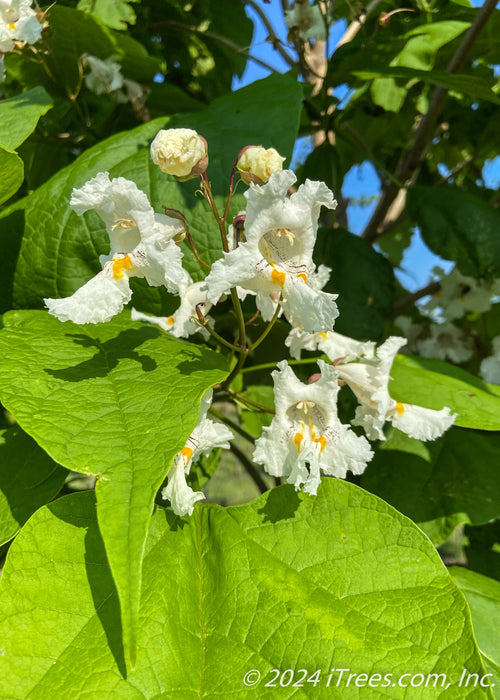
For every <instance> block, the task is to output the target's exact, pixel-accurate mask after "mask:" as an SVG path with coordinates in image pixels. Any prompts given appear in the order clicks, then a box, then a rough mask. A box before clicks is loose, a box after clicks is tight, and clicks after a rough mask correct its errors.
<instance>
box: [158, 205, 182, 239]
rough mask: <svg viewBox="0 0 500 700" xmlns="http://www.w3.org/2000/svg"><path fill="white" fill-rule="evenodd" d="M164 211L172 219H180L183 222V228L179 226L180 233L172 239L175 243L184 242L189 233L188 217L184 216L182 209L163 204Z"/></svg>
mask: <svg viewBox="0 0 500 700" xmlns="http://www.w3.org/2000/svg"><path fill="white" fill-rule="evenodd" d="M163 211H164V212H165V214H166V215H167V216H169V217H170V218H171V219H177V221H180V222H181V223H182V228H180V227H179V231H178V233H176V234H175V236H174V237H173V239H172V240H173V241H174V243H177V245H180V244H181V243H182V241H183V240H184V239H185V238H186V236H187V233H188V223H187V219H186V217H185V216H184V214H183V213H182V212H181V211H179V210H178V209H170V208H169V207H166V206H163Z"/></svg>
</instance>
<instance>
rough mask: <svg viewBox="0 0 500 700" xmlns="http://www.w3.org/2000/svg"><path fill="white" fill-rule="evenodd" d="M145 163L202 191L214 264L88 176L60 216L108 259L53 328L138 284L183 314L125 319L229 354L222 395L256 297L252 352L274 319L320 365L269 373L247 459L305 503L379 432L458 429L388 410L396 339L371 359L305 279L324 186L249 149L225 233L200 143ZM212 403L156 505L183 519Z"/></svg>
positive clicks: (353, 464) (208, 438) (107, 315)
mask: <svg viewBox="0 0 500 700" xmlns="http://www.w3.org/2000/svg"><path fill="white" fill-rule="evenodd" d="M0 1H1V0H0ZM98 60H99V59H95V61H98ZM95 61H94V60H93V58H92V57H87V62H88V65H89V66H90V67H91V70H92V71H93V72H92V73H91V74H89V76H87V78H88V79H89V81H91V80H94V79H96V80H97V78H96V75H97V73H96V70H97V71H100V70H101V69H102V71H108V73H107V74H106V76H107V77H106V76H104V74H103V76H104V77H103V76H101V77H102V78H103V79H102V81H101V85H102V84H104V82H106V81H107V85H108V87H107V89H106V91H110V92H113V91H114V90H117V89H119V88H120V86H121V82H120V81H121V76H120V74H119V70H117V64H113V63H112V62H108V63H106V62H102V61H100V62H99V63H95ZM118 68H119V67H118ZM104 78H106V80H104ZM96 86H97V83H96ZM89 87H90V85H89ZM95 89H96V90H98V89H101V88H100V87H99V88H98V87H96V88H95ZM102 89H104V88H102ZM151 157H152V159H153V162H154V163H156V164H157V165H158V166H159V168H160V169H161V171H162V172H163V173H165V174H166V175H168V176H173V177H174V178H176V179H178V180H181V181H183V180H186V179H189V178H191V177H195V176H198V177H200V182H201V191H202V194H204V196H205V198H206V200H207V202H208V204H209V206H210V208H211V209H212V213H213V214H214V216H215V217H216V219H217V222H218V224H219V228H221V229H222V230H223V231H224V232H223V233H221V240H222V243H223V246H224V251H225V252H224V255H223V257H222V258H220V259H219V260H216V261H215V262H214V263H213V264H212V265H211V266H208V264H207V263H205V262H204V261H203V260H202V259H201V258H200V257H199V255H198V253H197V251H196V248H195V246H194V242H193V240H192V238H191V235H190V233H189V229H188V222H187V220H186V219H185V217H184V215H183V214H181V213H180V212H176V211H175V210H173V209H167V208H165V212H167V213H168V214H167V213H165V214H159V213H156V212H155V211H154V210H153V208H152V206H151V204H150V202H149V200H148V198H147V196H146V194H145V193H144V192H142V191H141V190H139V189H138V187H137V186H136V185H135V183H134V182H131V181H130V180H126V179H125V178H122V177H118V178H115V179H111V178H110V177H109V174H108V173H98V174H97V175H96V176H95V177H94V178H93V179H91V180H90V181H88V182H87V183H85V184H84V185H83V186H82V187H80V188H78V189H75V190H73V194H72V197H71V201H70V205H71V208H72V209H73V211H74V212H75V213H76V214H78V215H80V216H81V215H83V214H85V213H86V212H88V211H91V210H92V211H94V212H96V213H97V214H98V216H99V217H100V218H101V219H102V221H103V223H104V225H105V228H106V231H107V233H108V237H109V253H108V254H106V255H102V256H101V257H100V264H101V268H102V269H101V270H100V271H99V272H97V274H96V275H95V276H94V277H93V278H92V279H90V280H89V281H88V282H86V283H85V284H84V285H83V286H82V287H81V288H80V289H78V290H77V291H76V292H75V293H74V294H73V295H72V296H70V297H67V298H64V299H46V300H45V303H46V306H47V308H48V309H49V312H50V313H51V314H53V315H54V316H56V317H57V318H59V319H60V320H61V321H67V320H71V321H73V322H75V323H101V322H104V321H109V320H110V319H111V318H112V317H113V316H114V315H115V314H117V313H119V312H120V311H121V310H122V309H123V307H124V306H125V304H127V303H128V302H129V301H130V299H131V296H132V290H131V287H130V279H131V278H132V277H142V278H144V279H146V281H147V282H148V283H149V284H150V285H152V286H163V287H165V288H166V289H167V290H168V291H169V292H170V293H172V294H175V295H178V296H179V297H180V303H179V305H178V308H177V310H176V311H174V312H173V313H172V314H171V315H170V316H166V317H162V318H160V317H154V316H148V315H145V314H143V313H141V312H139V311H136V310H135V309H132V318H133V319H135V320H140V321H147V322H150V323H154V324H157V325H158V326H160V327H161V328H162V329H164V330H165V331H167V332H168V333H169V334H171V335H172V336H175V337H177V338H187V337H189V336H191V335H193V334H194V333H196V332H200V333H201V334H202V336H203V337H204V338H208V337H209V336H210V335H213V336H214V338H215V339H216V340H217V341H219V342H222V343H223V344H224V345H226V346H229V347H230V348H231V350H232V351H233V352H235V353H238V354H239V358H240V359H239V360H238V361H237V362H236V365H235V368H236V369H233V370H232V372H231V373H230V375H229V377H228V379H227V382H228V384H223V387H225V386H228V385H229V384H230V382H231V380H232V378H233V376H236V374H235V372H236V373H237V371H238V369H239V368H240V367H241V365H242V363H243V362H244V361H245V359H246V355H247V353H248V347H247V346H246V340H245V330H244V329H245V323H244V319H243V316H242V311H241V308H240V307H239V300H240V299H244V298H245V297H246V296H247V295H250V296H254V297H255V303H256V306H257V310H258V313H260V316H261V318H262V320H263V321H265V322H268V323H269V325H268V327H267V329H266V330H265V331H264V333H263V335H262V337H261V339H263V338H264V337H265V336H266V334H267V332H269V330H270V328H271V325H272V324H273V323H274V322H275V320H276V319H277V318H278V316H279V315H281V314H284V316H285V317H286V319H287V320H288V321H289V323H290V324H291V325H292V330H291V331H290V333H289V336H288V338H287V340H286V345H287V346H288V347H289V348H290V353H291V355H292V357H294V358H295V359H300V356H301V352H302V350H310V351H315V350H320V351H321V352H323V353H324V354H326V355H327V357H328V358H329V360H330V363H331V364H328V363H326V362H323V361H322V360H318V365H319V369H320V372H319V373H318V374H317V375H313V377H311V379H310V381H309V382H308V383H307V384H304V383H302V382H301V381H300V380H299V379H298V378H297V377H296V376H295V374H294V372H293V370H292V369H291V367H290V366H289V365H288V363H287V362H286V361H285V360H283V361H281V362H279V363H278V366H277V367H278V369H277V370H276V371H274V372H273V373H272V377H273V380H274V395H275V409H276V410H275V416H274V418H273V420H272V422H271V425H270V426H269V427H266V428H264V431H263V435H262V436H261V437H260V438H259V439H258V440H257V441H256V444H255V451H254V454H253V459H254V462H255V463H256V464H260V465H262V466H263V467H264V469H265V470H266V471H267V472H268V473H269V474H270V475H272V476H274V477H279V478H283V479H285V480H286V481H287V482H288V483H290V484H293V485H294V486H295V488H296V489H300V488H303V489H304V490H305V491H306V492H308V493H310V494H315V493H316V491H317V489H318V485H319V483H320V478H321V475H322V474H324V475H328V476H334V477H339V478H345V477H346V475H347V472H348V471H350V472H352V473H353V474H361V473H362V472H363V471H364V469H365V468H366V465H367V463H368V462H369V461H370V460H371V458H372V456H373V452H372V450H371V448H370V443H369V442H368V440H384V439H385V435H384V430H383V429H384V425H385V423H386V422H390V423H391V424H392V425H393V426H394V427H396V428H398V429H399V430H402V431H403V432H405V433H407V434H408V435H410V436H412V437H415V438H418V439H420V440H433V439H435V438H437V437H438V436H439V435H441V434H442V433H443V432H444V431H445V430H446V429H448V428H449V427H450V426H451V425H452V423H453V421H454V419H455V416H454V415H452V414H451V412H450V410H449V409H448V408H443V409H442V410H439V411H436V410H430V409H427V408H423V407H420V406H414V405H411V404H406V403H401V402H398V401H396V400H395V399H393V398H392V397H391V395H390V392H389V381H390V371H391V367H392V364H393V361H394V358H395V355H396V353H397V351H398V350H399V349H400V348H401V347H402V346H403V345H404V344H405V342H406V341H405V339H403V338H399V337H390V338H389V339H388V340H386V341H385V343H383V344H382V345H381V346H380V347H378V348H377V347H376V345H375V343H373V342H371V341H367V342H359V341H357V340H354V339H352V338H347V337H345V336H343V335H340V334H339V333H336V332H335V331H334V330H333V327H334V323H335V319H336V317H337V316H338V309H337V305H336V303H335V300H336V298H337V295H335V294H331V293H327V292H325V291H323V287H324V286H325V284H326V283H327V281H328V279H329V276H330V270H329V269H328V268H326V267H325V266H323V265H320V266H319V268H316V265H315V263H314V262H313V249H314V245H315V242H316V236H317V231H318V219H319V215H320V210H321V207H326V208H327V209H334V208H335V206H336V202H335V199H334V197H333V194H332V192H331V191H330V190H329V189H328V188H327V187H326V185H325V184H324V183H322V182H312V181H310V180H306V181H305V183H303V184H302V185H300V187H298V189H295V188H294V185H295V182H296V178H295V175H294V174H293V172H291V171H290V170H282V163H283V160H284V159H283V158H282V157H281V156H280V155H279V154H278V153H277V152H276V151H275V150H274V149H265V148H263V147H262V146H249V147H246V148H244V149H242V151H240V153H239V155H238V157H237V159H236V161H235V164H234V167H233V173H232V175H231V192H230V197H232V194H233V181H234V177H235V175H237V174H239V175H240V176H241V179H242V180H243V182H245V183H246V184H248V185H249V189H248V190H247V191H246V193H245V197H246V200H247V207H246V211H245V212H242V213H240V214H239V215H238V216H237V217H236V218H235V219H234V221H233V226H232V227H229V230H226V228H225V227H226V224H225V221H224V219H223V218H222V217H220V215H219V214H218V212H217V209H216V205H215V203H214V199H213V197H212V195H211V190H210V183H209V181H208V178H207V176H206V168H207V165H208V151H207V143H206V141H205V139H204V138H203V137H201V136H200V135H199V134H197V133H196V132H195V131H193V130H191V129H168V130H162V131H160V132H159V133H158V134H157V136H156V138H155V139H154V141H153V143H152V144H151ZM291 189H293V191H292V193H291V194H289V192H290V190H291ZM228 210H229V203H228V205H227V207H226V211H228ZM169 214H172V216H170V215H169ZM228 234H229V236H228ZM184 238H187V241H186V243H187V242H189V244H190V245H191V248H192V252H193V254H194V256H195V257H196V258H197V260H198V261H199V262H200V263H203V264H204V265H207V267H210V271H209V272H208V274H207V276H206V277H205V279H204V280H202V281H198V282H194V281H193V279H192V278H191V276H190V275H189V274H188V273H187V272H186V271H185V269H184V268H183V266H182V261H183V251H182V250H181V248H180V247H179V246H180V244H181V242H182V241H183V239H184ZM226 295H231V298H232V300H233V304H234V308H235V313H236V314H237V315H238V313H239V314H240V321H241V322H242V323H241V324H240V325H239V328H238V334H237V336H236V340H235V341H234V343H230V342H229V341H228V340H226V339H224V338H222V336H220V335H219V334H218V333H217V332H216V330H215V328H214V321H213V319H212V318H211V317H210V316H209V315H208V314H209V313H210V312H211V309H212V307H213V306H215V305H216V304H218V303H219V302H220V301H221V299H223V298H226ZM242 327H243V330H242ZM259 342H260V340H259ZM345 384H347V385H348V386H349V387H350V389H351V390H352V392H353V393H354V395H355V397H356V399H357V401H358V403H359V405H358V408H357V410H356V414H355V417H354V419H353V421H352V423H353V425H355V426H361V427H362V428H363V430H364V432H365V434H366V437H363V436H359V435H358V434H357V433H356V432H354V430H353V429H352V428H351V427H350V426H349V425H345V424H343V423H342V422H341V421H340V420H339V418H338V415H337V397H338V393H339V390H340V387H341V386H343V385H345ZM211 401H212V391H211V390H210V391H208V392H207V393H206V394H205V396H204V397H203V399H202V404H201V410H200V414H199V419H198V422H197V424H196V426H195V428H194V430H193V431H192V433H191V435H190V436H189V438H188V440H187V441H186V444H185V446H184V448H183V449H182V450H181V451H180V452H179V453H178V454H177V455H176V456H175V459H174V461H173V466H172V468H171V470H170V472H169V473H168V483H167V485H166V487H165V488H164V489H163V491H162V495H163V497H164V498H165V499H166V500H169V501H170V504H171V506H172V508H173V510H174V511H175V512H176V513H177V514H179V515H185V514H190V513H191V512H192V511H193V508H194V504H195V503H196V502H197V501H198V500H200V499H201V498H203V494H202V493H201V492H194V491H193V490H192V489H191V488H190V487H189V485H188V483H187V481H186V476H187V475H188V474H189V471H190V469H191V466H192V464H193V463H194V462H195V461H196V459H198V458H199V457H200V456H201V455H208V453H209V452H210V450H211V449H213V448H214V447H228V446H229V443H228V441H229V440H230V439H232V437H233V435H232V432H231V431H230V430H229V429H228V428H227V427H226V426H225V425H223V424H218V423H214V422H213V421H211V420H210V419H208V418H207V413H208V410H209V407H210V404H211Z"/></svg>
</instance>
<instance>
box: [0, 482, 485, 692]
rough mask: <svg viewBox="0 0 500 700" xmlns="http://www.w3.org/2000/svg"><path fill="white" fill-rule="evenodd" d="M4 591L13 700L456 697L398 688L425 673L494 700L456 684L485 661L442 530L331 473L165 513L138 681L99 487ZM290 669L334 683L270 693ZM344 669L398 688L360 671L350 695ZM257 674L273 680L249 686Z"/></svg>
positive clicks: (47, 531)
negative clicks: (439, 545) (447, 563)
mask: <svg viewBox="0 0 500 700" xmlns="http://www.w3.org/2000/svg"><path fill="white" fill-rule="evenodd" d="M1 590H2V603H3V610H4V611H5V612H4V616H5V615H8V618H7V619H6V620H3V621H2V623H1V628H0V638H1V639H2V647H3V654H2V655H1V656H0V669H1V673H0V692H1V693H2V694H4V695H7V696H11V695H12V694H13V691H14V690H15V694H16V696H17V697H30V698H33V700H36V699H44V698H47V697H51V696H54V695H57V694H58V693H61V689H64V694H65V696H67V697H71V698H74V700H79V699H82V700H83V698H84V697H85V698H86V699H88V700H94V699H95V700H98V699H99V698H103V697H113V698H115V697H116V698H123V699H127V700H128V699H130V700H144V699H149V698H150V699H151V700H152V699H153V698H160V697H165V698H166V697H169V698H176V699H177V700H188V699H190V698H193V700H194V698H221V697H225V698H229V697H234V698H251V697H252V698H254V697H259V698H260V697H263V698H264V697H266V698H267V697H269V698H271V697H279V698H292V697H294V698H297V697H314V698H319V699H320V700H323V699H325V700H326V699H327V698H331V697H337V696H338V697H340V694H339V692H341V696H342V698H347V699H348V700H350V699H351V698H352V699H353V700H355V699H358V698H360V697H365V696H366V697H368V698H377V700H378V699H379V698H382V697H384V698H391V699H394V700H396V699H404V700H406V699H408V700H409V699H410V698H411V700H438V698H439V699H441V698H443V697H444V694H445V690H444V689H443V687H441V683H442V682H443V678H442V677H441V679H439V678H438V679H437V685H436V687H434V685H433V684H432V680H431V683H430V684H429V685H428V686H427V687H413V688H410V687H408V688H401V687H397V686H396V685H395V684H396V681H397V679H398V678H399V677H400V675H402V674H404V673H417V672H418V673H421V674H425V675H427V674H446V675H447V679H446V680H447V682H448V683H450V687H449V689H448V690H447V692H446V696H447V697H448V696H449V697H450V698H455V699H456V700H458V699H460V700H465V699H466V698H469V697H470V698H471V699H472V698H474V700H476V698H477V699H478V700H479V699H484V700H486V699H488V698H489V699H491V698H492V695H491V692H490V691H489V690H487V689H473V688H457V687H456V684H457V682H458V679H459V677H460V675H461V673H462V669H463V668H464V667H466V668H467V669H468V670H469V672H471V673H478V674H480V675H483V674H484V668H483V666H482V664H481V659H480V655H479V651H478V649H477V647H476V643H475V640H474V636H473V632H472V626H471V622H470V616H469V611H468V608H467V605H466V603H465V600H464V598H463V596H462V595H461V594H460V592H459V591H458V590H457V588H456V587H455V585H454V584H453V582H452V580H451V578H450V576H449V574H448V572H447V571H446V569H445V568H444V566H443V564H442V563H441V561H440V560H439V557H438V555H437V553H436V551H435V550H434V548H433V547H432V545H431V544H430V542H429V540H428V539H427V538H426V537H424V536H423V535H422V533H421V532H420V531H419V530H418V528H416V527H415V526H414V525H413V524H412V523H411V522H410V521H408V520H407V519H406V518H404V517H403V516H402V515H400V514H399V513H397V512H396V511H394V510H393V509H392V508H390V507H389V506H387V505H386V504H384V503H383V502H382V501H380V500H379V499H377V498H375V497H374V496H371V495H370V494H367V493H365V492H364V491H362V490H361V489H359V488H358V487H356V486H354V485H352V484H349V483H346V482H343V481H340V480H336V479H325V480H324V482H323V483H322V485H321V486H320V488H319V491H318V495H317V497H314V496H308V495H304V494H297V493H296V492H295V491H294V489H293V487H292V486H286V487H280V488H276V489H273V490H272V491H270V492H268V493H266V494H264V495H263V496H262V497H260V498H258V499H257V500H255V501H253V502H252V503H250V504H248V505H244V506H236V507H231V508H227V509H223V508H220V507H219V506H215V505H202V506H201V507H200V506H197V507H196V508H195V512H194V514H193V516H192V517H191V518H182V519H180V518H176V517H174V516H173V515H172V514H171V513H169V512H165V511H163V510H158V511H157V512H156V513H155V515H154V517H153V519H152V522H151V527H150V532H149V538H148V541H147V543H146V549H145V557H144V588H143V595H142V605H141V611H140V625H139V640H138V657H137V666H136V670H135V671H132V672H129V673H128V674H127V676H126V677H125V668H124V663H123V649H122V647H121V644H120V633H119V623H118V609H117V608H118V606H117V600H116V596H115V593H114V586H113V581H112V579H111V576H110V575H109V570H108V567H107V563H106V555H105V552H104V548H103V547H102V543H101V541H100V537H99V530H98V527H97V523H96V515H95V506H94V501H93V497H92V494H90V493H83V494H75V495H71V496H67V497H65V498H62V499H59V500H58V501H56V502H55V503H52V504H50V505H49V506H48V507H45V508H43V509H41V510H40V511H38V513H36V514H35V516H34V517H33V518H32V519H31V520H30V521H29V523H27V525H26V526H25V527H24V529H23V531H22V533H21V534H20V536H19V537H18V539H17V541H16V542H15V543H14V545H13V547H12V548H11V551H10V553H9V557H8V560H7V564H6V567H5V571H4V574H3V578H2V582H1ZM274 668H277V669H280V670H281V671H285V670H286V669H294V671H295V677H294V680H293V682H299V683H300V678H301V677H302V675H303V674H302V673H300V674H299V669H307V673H306V677H309V676H310V675H311V674H312V673H313V672H314V671H315V669H321V675H320V683H319V684H318V685H317V686H316V687H314V686H312V684H311V683H307V682H306V681H305V680H304V679H303V683H304V685H303V686H302V687H301V690H299V691H297V687H292V684H290V685H289V686H288V687H287V688H283V689H279V690H277V687H279V680H278V681H277V687H274V688H271V689H270V692H267V688H266V687H265V684H266V683H268V682H270V681H272V678H273V676H274V675H275V674H274V673H272V669H274ZM341 668H346V669H350V671H349V672H351V673H356V674H361V673H366V674H370V675H371V674H375V673H379V674H381V678H380V679H379V680H378V683H381V682H382V678H383V677H384V675H385V674H388V673H390V674H392V675H391V676H390V679H389V681H388V684H386V685H385V686H384V687H383V690H382V689H381V687H380V686H379V687H378V689H374V690H373V691H371V692H370V690H368V689H367V683H366V679H365V680H363V678H360V680H361V684H360V685H359V686H358V685H355V684H354V681H353V680H351V683H350V684H349V686H348V687H346V686H345V685H344V683H345V681H341V682H340V684H339V685H340V687H342V690H341V691H338V692H337V693H336V694H335V691H334V690H333V691H332V686H331V684H332V683H337V681H338V675H337V673H334V675H333V677H332V679H331V684H330V686H329V687H328V686H327V680H328V677H329V675H330V673H331V672H332V669H341ZM251 669H255V670H257V671H258V672H259V673H260V674H261V680H260V683H258V685H257V686H256V687H254V688H250V689H249V690H248V691H246V690H245V686H244V684H243V679H244V676H245V674H246V673H247V672H248V671H250V670H251ZM284 680H285V681H286V677H285V679H284ZM391 680H392V685H391ZM405 681H406V682H409V678H408V677H407V678H406V679H405ZM363 683H364V685H363ZM386 683H387V682H386ZM298 687H300V686H298ZM360 687H362V688H364V689H362V690H360ZM372 687H373V686H372Z"/></svg>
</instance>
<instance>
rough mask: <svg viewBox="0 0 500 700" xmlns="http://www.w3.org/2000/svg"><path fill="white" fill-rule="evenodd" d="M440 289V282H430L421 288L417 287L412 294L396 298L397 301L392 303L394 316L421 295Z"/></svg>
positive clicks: (420, 297) (424, 295)
mask: <svg viewBox="0 0 500 700" xmlns="http://www.w3.org/2000/svg"><path fill="white" fill-rule="evenodd" d="M440 289H441V283H440V282H430V284H428V285H427V286H426V287H423V288H422V289H419V290H418V291H417V292H413V294H408V295H407V296H405V297H403V298H402V299H398V301H397V302H396V303H395V304H394V316H395V315H396V314H399V313H400V312H401V311H402V310H403V309H406V307H407V306H411V304H414V303H415V302H416V301H418V300H419V299H422V297H426V296H427V295H429V294H435V293H436V292H439V290H440Z"/></svg>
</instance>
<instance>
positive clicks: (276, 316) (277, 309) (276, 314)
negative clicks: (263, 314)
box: [248, 300, 281, 352]
mask: <svg viewBox="0 0 500 700" xmlns="http://www.w3.org/2000/svg"><path fill="white" fill-rule="evenodd" d="M280 311H281V305H280V303H279V300H278V304H277V306H276V311H275V312H274V315H273V317H272V319H271V320H270V321H269V323H268V324H267V328H266V329H265V330H264V332H263V333H262V335H261V336H260V337H259V338H257V340H256V341H255V343H253V344H252V345H250V347H249V348H248V352H252V350H255V348H257V347H259V345H260V344H261V343H262V341H263V340H265V339H266V338H267V336H268V334H269V333H270V331H271V329H272V327H273V326H274V324H275V323H276V321H277V320H278V316H279V314H280Z"/></svg>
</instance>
